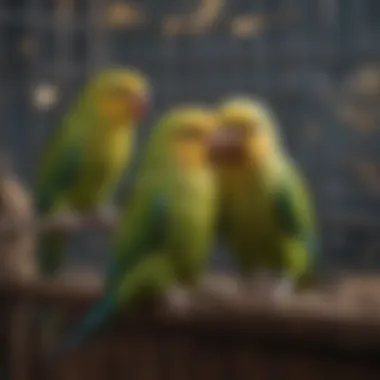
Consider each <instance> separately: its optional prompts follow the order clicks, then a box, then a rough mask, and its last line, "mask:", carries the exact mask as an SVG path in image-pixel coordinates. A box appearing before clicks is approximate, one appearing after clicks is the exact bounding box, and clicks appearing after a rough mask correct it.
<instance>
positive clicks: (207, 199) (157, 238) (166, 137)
mask: <svg viewBox="0 0 380 380" xmlns="http://www.w3.org/2000/svg"><path fill="white" fill-rule="evenodd" d="M214 128H215V118H214V115H213V113H211V112H210V111H208V110H207V109H204V108H201V107H197V106H187V107H186V106H184V107H179V108H175V109H174V110H172V111H170V112H168V113H166V114H165V115H164V116H163V117H162V119H161V120H160V121H159V122H158V125H156V126H155V128H154V129H153V132H152V135H151V137H150V139H149V141H148V144H147V150H146V152H145V156H144V158H143V161H142V165H141V167H140V170H139V173H138V176H137V177H136V182H135V184H134V187H133V192H132V194H131V196H130V197H129V199H128V200H127V202H126V211H125V214H124V217H122V218H121V220H120V225H119V226H118V229H117V231H116V232H115V240H114V243H113V249H112V258H113V260H112V263H111V265H110V268H109V272H108V278H107V284H106V292H105V295H104V296H103V298H102V299H101V300H100V301H99V302H98V303H97V304H95V306H94V307H93V308H92V309H91V311H90V313H89V314H88V315H87V317H85V318H84V319H83V320H82V321H81V322H80V323H79V324H78V325H77V327H76V328H75V329H74V330H73V332H72V333H71V334H70V335H69V336H68V337H67V338H66V339H64V341H63V343H62V346H61V347H65V348H66V349H67V348H68V347H73V346H75V345H77V344H78V343H80V342H81V341H83V340H84V339H86V338H87V337H89V336H90V335H91V334H92V333H93V332H95V331H96V330H97V329H99V328H100V327H101V326H102V325H103V324H104V323H105V322H106V321H107V320H108V319H109V318H110V317H111V316H113V315H114V314H115V313H116V312H118V311H120V309H122V308H126V309H131V308H133V305H135V302H137V301H138V300H141V299H145V298H152V297H155V296H157V295H160V294H162V293H163V292H165V290H167V289H168V288H169V287H170V286H172V285H174V284H175V283H177V284H181V285H183V286H189V287H191V286H194V285H196V284H197V280H198V279H199V278H200V276H201V275H202V273H203V271H204V270H205V269H207V264H208V259H209V257H210V254H211V250H212V244H213V233H214V222H215V217H216V210H215V207H216V204H217V200H216V196H217V194H216V186H215V182H214V179H215V178H214V175H213V171H212V170H211V167H210V163H209V150H208V149H209V145H208V144H209V140H210V136H211V134H212V133H213V130H214Z"/></svg>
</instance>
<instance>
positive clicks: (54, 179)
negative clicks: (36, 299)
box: [35, 68, 151, 276]
mask: <svg viewBox="0 0 380 380" xmlns="http://www.w3.org/2000/svg"><path fill="white" fill-rule="evenodd" d="M150 96H151V93H150V88H149V83H148V79H147V78H146V77H145V75H143V74H142V73H140V72H139V71H137V70H136V69H132V68H130V69H128V68H126V69H124V68H115V69H108V70H104V71H102V72H100V73H98V74H97V75H96V76H95V78H93V79H92V80H91V81H90V83H89V84H88V85H87V86H86V87H85V88H84V90H83V91H82V93H81V94H80V95H79V97H78V99H77V100H76V101H75V104H74V105H73V106H72V108H71V110H70V112H69V113H68V114H67V115H66V116H65V117H64V118H63V121H62V123H61V125H60V126H59V128H57V129H55V130H54V131H53V133H52V134H51V135H50V136H49V138H48V140H47V143H46V145H45V146H44V148H43V150H42V154H41V156H40V157H39V162H38V168H37V178H36V188H35V199H36V208H37V211H38V213H39V214H40V215H41V216H51V215H55V214H56V213H58V212H63V211H68V212H74V213H87V212H94V211H98V210H100V209H101V208H102V207H103V206H105V205H106V204H107V203H108V202H109V198H110V197H111V195H112V194H113V191H114V190H115V187H116V185H117V184H118V180H119V179H120V177H121V176H122V174H123V173H124V170H126V169H127V168H128V164H129V161H130V158H131V155H132V150H133V143H134V135H135V129H136V125H137V123H138V122H139V121H140V119H141V118H142V117H143V116H144V113H145V112H146V111H147V108H148V105H149V100H150ZM66 242H67V236H66V235H65V234H52V235H49V236H43V237H41V239H40V241H39V243H38V248H37V257H38V266H39V271H40V274H42V275H44V276H54V275H55V274H56V273H57V271H58V270H59V268H60V265H61V261H62V258H63V254H64V251H65V246H66Z"/></svg>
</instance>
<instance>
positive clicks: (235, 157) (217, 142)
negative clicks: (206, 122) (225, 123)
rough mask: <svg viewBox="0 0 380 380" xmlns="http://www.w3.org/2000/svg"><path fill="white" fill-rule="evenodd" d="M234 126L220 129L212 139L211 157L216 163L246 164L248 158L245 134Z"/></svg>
mask: <svg viewBox="0 0 380 380" xmlns="http://www.w3.org/2000/svg"><path fill="white" fill-rule="evenodd" d="M239 132H240V131H238V130H235V129H234V128H228V127H222V128H220V129H218V130H217V131H216V132H215V133H214V134H213V136H212V137H211V140H210V146H209V147H210V148H209V152H210V159H211V161H212V162H213V163H214V164H216V165H224V164H227V165H228V164H233V165H241V164H244V163H245V161H246V159H247V154H246V148H245V146H246V144H245V136H244V135H242V134H241V133H239Z"/></svg>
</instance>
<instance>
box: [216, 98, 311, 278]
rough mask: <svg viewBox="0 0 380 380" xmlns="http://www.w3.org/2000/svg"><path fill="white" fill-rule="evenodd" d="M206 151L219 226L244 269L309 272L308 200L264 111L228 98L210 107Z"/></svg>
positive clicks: (289, 273)
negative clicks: (214, 126)
mask: <svg viewBox="0 0 380 380" xmlns="http://www.w3.org/2000/svg"><path fill="white" fill-rule="evenodd" d="M217 115H218V121H219V124H220V128H218V130H217V132H216V133H215V135H214V139H213V144H212V146H213V148H212V156H213V160H214V163H215V165H216V169H217V172H218V180H219V185H220V188H221V189H220V191H221V197H220V199H221V206H220V228H221V235H222V237H224V239H225V242H226V245H227V246H228V248H229V250H230V251H231V253H232V255H233V257H234V259H235V260H236V263H237V265H238V268H239V269H240V271H241V273H242V274H244V275H250V274H252V273H253V272H254V271H260V270H264V271H268V270H269V271H270V272H271V271H273V272H274V273H277V274H278V273H280V275H281V276H284V278H287V279H290V280H292V281H294V282H295V283H296V284H297V283H298V284H301V283H304V281H309V280H311V278H312V277H313V271H314V269H315V262H316V261H315V260H316V258H317V256H316V255H317V252H318V234H317V229H316V222H315V217H314V210H313V204H312V201H311V197H310V195H309V192H308V190H307V188H306V184H305V181H304V179H303V178H302V177H301V174H300V172H299V170H298V169H297V167H296V165H295V163H294V162H293V161H292V160H291V158H290V156H289V155H288V153H287V152H286V150H285V148H284V145H283V143H282V141H281V138H280V136H279V131H278V127H277V125H276V122H275V120H274V117H273V116H272V114H271V113H270V111H269V110H268V109H267V108H266V107H265V106H264V105H263V104H262V103H261V102H259V101H257V100H251V99H248V98H233V99H230V100H227V101H225V102H224V103H223V104H222V105H221V106H220V107H219V108H218V110H217Z"/></svg>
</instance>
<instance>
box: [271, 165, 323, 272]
mask: <svg viewBox="0 0 380 380" xmlns="http://www.w3.org/2000/svg"><path fill="white" fill-rule="evenodd" d="M276 213H277V217H278V220H279V222H280V227H281V230H282V235H283V243H282V244H283V248H284V251H285V254H286V255H287V258H286V259H287V266H288V268H287V269H288V270H289V271H290V272H291V273H292V274H293V275H294V276H295V277H304V276H308V275H309V273H310V272H311V271H312V270H313V269H314V267H315V262H316V259H317V256H318V251H319V246H318V236H317V231H316V225H315V218H314V212H313V208H312V204H311V200H310V197H309V193H308V191H307V188H306V184H305V183H304V181H303V180H302V178H301V176H300V174H299V172H298V170H297V169H296V167H295V166H293V165H292V164H290V165H289V167H288V169H287V170H286V171H285V173H284V177H283V182H282V183H281V186H279V189H278V193H277V196H276Z"/></svg>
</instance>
